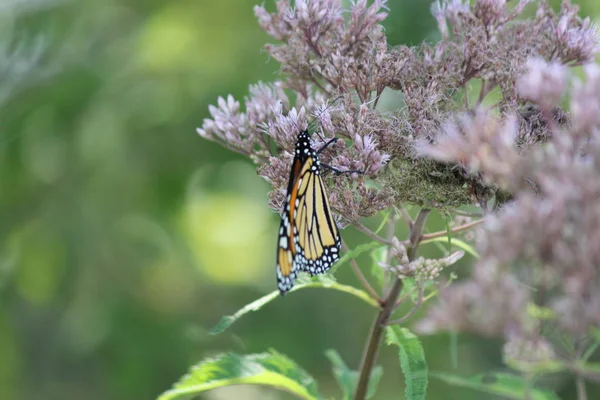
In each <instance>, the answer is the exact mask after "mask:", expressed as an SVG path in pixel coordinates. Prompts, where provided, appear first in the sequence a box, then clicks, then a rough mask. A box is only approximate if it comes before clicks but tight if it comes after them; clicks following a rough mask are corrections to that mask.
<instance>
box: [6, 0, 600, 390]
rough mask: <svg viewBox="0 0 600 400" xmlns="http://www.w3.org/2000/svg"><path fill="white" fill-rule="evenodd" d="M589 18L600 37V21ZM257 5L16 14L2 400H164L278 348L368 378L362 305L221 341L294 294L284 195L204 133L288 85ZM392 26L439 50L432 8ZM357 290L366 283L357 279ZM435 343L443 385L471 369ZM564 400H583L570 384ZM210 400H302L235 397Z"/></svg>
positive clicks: (292, 317) (465, 350)
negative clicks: (284, 260)
mask: <svg viewBox="0 0 600 400" xmlns="http://www.w3.org/2000/svg"><path fill="white" fill-rule="evenodd" d="M579 3H580V4H582V7H583V10H582V13H583V14H584V15H591V16H592V18H594V19H595V20H598V19H599V18H598V17H599V16H600V4H598V3H597V2H596V1H595V0H589V1H587V2H583V1H582V2H579ZM254 4H256V2H255V1H240V0H220V1H208V0H180V1H157V0H146V1H142V0H105V1H100V0H99V1H92V0H88V1H60V0H25V1H23V0H2V1H0V71H1V76H2V79H1V80H0V399H27V400H29V399H32V400H33V399H36V400H37V399H152V398H155V397H156V396H157V395H158V394H159V393H160V392H162V391H163V390H166V389H167V388H169V386H170V385H171V384H172V383H173V382H175V381H176V380H177V379H178V378H179V377H180V376H181V375H183V374H184V373H185V372H186V370H187V368H188V367H189V366H190V365H191V364H193V363H196V362H198V361H199V360H201V359H202V358H204V357H207V356H211V355H213V354H215V353H217V352H221V351H235V352H239V353H252V352H262V351H265V350H267V349H268V348H274V349H276V350H278V351H280V352H282V353H284V354H286V355H288V356H290V357H292V358H293V359H295V360H296V361H297V362H298V363H299V364H300V365H301V366H302V367H303V368H305V369H306V370H307V371H308V372H310V373H311V374H312V375H313V376H314V377H315V378H316V379H317V381H318V383H319V387H320V389H321V391H322V392H323V393H324V394H325V395H326V396H329V397H332V396H339V392H338V391H337V388H336V386H335V383H334V381H333V376H332V373H331V371H330V366H329V363H328V361H327V360H326V358H325V356H324V354H323V353H324V351H325V350H326V349H329V348H335V349H337V350H338V351H339V353H340V354H341V355H342V357H343V358H344V360H345V361H346V362H347V363H348V364H349V365H351V366H352V367H356V366H357V365H358V363H359V361H360V356H361V353H362V350H363V344H364V341H365V338H366V335H367V333H368V330H369V327H370V324H371V321H372V319H373V317H374V310H372V309H369V308H368V307H366V306H365V305H364V304H361V303H359V302H358V301H356V300H355V299H353V298H348V297H346V296H344V295H343V294H339V293H328V292H327V291H321V290H314V291H310V290H309V291H301V292H298V293H294V294H293V295H291V296H286V297H285V298H282V299H279V300H278V301H275V302H274V303H271V304H270V305H269V306H267V307H265V308H264V309H262V310H261V311H259V312H257V313H254V314H252V315H249V316H248V317H246V318H244V319H242V320H241V321H240V322H239V323H237V324H236V325H234V327H233V328H232V329H231V330H229V331H227V332H226V333H224V334H222V335H220V336H216V337H214V336H209V335H208V333H207V332H208V330H210V328H211V327H212V326H214V325H215V324H216V323H217V322H218V320H219V318H220V317H221V316H222V315H224V314H228V313H231V312H233V311H235V310H236V309H238V308H239V307H241V306H242V305H244V304H246V303H248V302H250V301H251V300H253V299H255V298H257V297H259V296H261V295H263V294H265V293H267V292H269V291H271V290H274V288H275V280H274V255H275V254H274V253H275V252H274V247H275V236H276V230H277V226H278V216H277V215H276V214H275V213H274V212H273V211H272V210H270V209H269V208H268V206H267V199H266V193H267V192H268V190H269V186H268V184H267V183H266V182H264V181H263V180H262V179H261V178H260V177H258V176H257V175H256V173H255V170H254V166H253V165H252V163H251V162H250V161H249V160H247V159H243V158H241V157H240V156H237V155H236V154H232V153H230V152H228V151H226V150H224V149H222V148H221V147H219V146H218V145H216V144H214V143H212V142H208V141H204V140H202V139H201V138H200V137H199V136H198V135H197V134H196V131H195V129H196V127H198V126H200V125H201V124H202V120H203V118H206V117H208V116H209V115H208V105H209V104H211V103H215V101H216V98H217V96H219V95H222V96H225V95H227V94H229V93H231V94H233V95H234V96H235V97H236V98H238V99H241V98H243V96H244V95H245V94H246V91H247V86H248V84H249V83H255V82H256V81H259V80H263V81H270V80H274V79H276V78H277V70H278V65H277V64H276V63H275V62H274V61H273V60H269V57H268V55H267V54H266V53H265V52H264V51H262V50H261V47H262V45H263V44H265V43H266V42H267V41H268V40H269V39H268V37H267V35H266V34H264V33H263V32H262V31H261V30H260V28H259V27H258V24H257V23H256V21H255V18H254V15H253V10H252V8H253V5H254ZM555 4H556V2H555ZM266 5H267V7H268V8H270V9H273V5H274V4H273V2H272V1H270V0H269V1H267V3H266ZM389 8H390V10H391V16H390V17H389V19H388V20H387V21H386V23H385V25H386V30H387V33H388V37H389V42H390V44H401V43H406V44H418V43H419V42H421V41H422V40H435V38H436V33H435V26H434V21H433V18H431V17H430V16H429V1H422V0H391V1H390V3H389ZM432 228H435V226H434V227H432ZM438 229H439V227H438ZM343 235H344V238H345V239H346V240H347V241H348V242H349V243H350V244H351V245H357V244H359V243H361V242H363V241H365V238H364V236H362V235H361V234H359V233H357V232H356V231H354V230H353V229H352V228H348V229H346V230H345V231H344V232H343ZM457 272H458V274H459V275H460V268H459V269H458V270H457ZM340 279H341V280H342V281H344V282H346V283H351V284H354V283H355V282H354V279H353V276H352V275H351V274H349V273H348V271H346V270H344V269H342V270H341V271H340ZM423 341H424V345H425V350H426V356H427V357H428V361H429V365H430V368H431V369H433V370H451V369H452V366H451V362H450V354H449V350H448V345H449V343H450V342H449V338H448V336H444V335H439V336H435V337H427V338H424V339H423ZM500 346H501V342H500V341H495V340H482V339H480V338H477V337H472V336H460V338H459V342H458V356H459V365H458V370H457V371H456V372H457V373H460V374H465V375H467V374H473V373H477V372H482V371H486V370H498V369H502V368H503V367H502V364H501V352H500ZM380 363H381V364H382V365H383V366H384V368H385V372H384V378H383V381H382V383H381V385H380V391H379V394H378V395H377V396H376V398H377V399H399V398H403V393H402V389H401V387H402V386H401V385H402V377H401V373H400V369H399V367H398V362H397V355H396V350H395V349H392V348H390V349H384V350H383V351H382V353H381V358H380ZM548 383H549V384H551V385H553V386H554V387H555V388H557V389H558V390H559V391H560V394H561V396H562V397H563V398H565V399H569V398H575V397H574V394H573V393H574V386H573V384H572V382H571V381H570V380H569V379H568V378H566V377H560V376H559V377H556V379H552V380H551V381H550V382H548ZM590 389H592V388H590ZM595 389H596V392H595V393H596V395H600V394H599V393H600V392H599V391H598V390H597V389H598V388H595ZM430 390H431V391H430V396H429V398H431V399H479V398H491V397H490V396H487V395H482V394H480V393H474V392H471V391H464V390H459V389H455V388H449V387H448V386H446V385H444V384H441V383H438V382H435V381H432V382H431V386H430ZM592 390H593V389H592ZM590 395H591V397H590V398H595V397H594V393H593V392H590ZM482 396H483V397H482ZM203 398H206V399H234V398H243V399H250V400H252V399H284V398H289V397H287V396H286V395H282V394H281V393H279V392H274V391H272V390H267V389H261V388H256V387H235V388H230V389H222V390H217V391H214V392H211V393H209V394H206V395H205V396H204V397H203Z"/></svg>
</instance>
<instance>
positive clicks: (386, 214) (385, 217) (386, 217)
mask: <svg viewBox="0 0 600 400" xmlns="http://www.w3.org/2000/svg"><path fill="white" fill-rule="evenodd" d="M390 215H392V210H388V211H386V212H384V213H383V218H382V219H381V223H380V224H379V226H378V227H377V229H375V233H379V232H381V230H382V229H383V227H384V226H385V224H386V223H387V222H388V219H389V218H390Z"/></svg>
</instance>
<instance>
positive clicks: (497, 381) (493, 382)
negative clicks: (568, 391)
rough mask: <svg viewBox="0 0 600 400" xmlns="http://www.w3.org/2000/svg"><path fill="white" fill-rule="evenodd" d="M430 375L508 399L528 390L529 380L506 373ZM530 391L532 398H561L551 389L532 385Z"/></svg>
mask: <svg viewBox="0 0 600 400" xmlns="http://www.w3.org/2000/svg"><path fill="white" fill-rule="evenodd" d="M429 376H431V377H433V378H436V379H440V380H442V381H444V382H446V383H448V384H450V385H454V386H460V387H466V388H470V389H475V390H479V391H480V392H485V393H491V394H495V395H498V396H504V397H506V398H508V399H515V400H522V399H524V398H525V396H526V391H527V382H525V380H524V379H523V378H522V377H520V376H517V375H511V374H506V373H494V374H480V375H475V376H473V377H471V378H463V377H461V376H456V375H451V374H446V373H441V372H430V373H429ZM530 393H531V397H530V398H531V400H559V398H558V396H556V394H554V393H553V392H552V391H550V390H544V389H538V388H534V387H531V388H530Z"/></svg>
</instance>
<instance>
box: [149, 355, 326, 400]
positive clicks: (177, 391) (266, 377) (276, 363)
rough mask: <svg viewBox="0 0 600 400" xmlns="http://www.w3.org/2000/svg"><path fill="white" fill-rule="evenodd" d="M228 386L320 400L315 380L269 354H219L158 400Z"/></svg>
mask: <svg viewBox="0 0 600 400" xmlns="http://www.w3.org/2000/svg"><path fill="white" fill-rule="evenodd" d="M231 385H262V386H270V387H273V388H276V389H279V390H283V391H286V392H289V393H292V394H294V395H296V396H298V397H300V398H302V399H309V400H316V399H321V398H322V397H321V395H319V393H318V391H317V384H316V382H315V380H314V379H313V378H312V377H311V376H310V375H308V374H307V373H306V372H305V371H304V370H303V369H301V368H300V367H298V365H296V363H295V362H294V361H292V360H290V359H289V358H287V357H286V356H284V355H282V354H280V353H277V352H276V351H273V350H271V351H269V352H268V353H260V354H251V355H238V354H234V353H227V354H220V355H218V356H216V357H214V358H211V359H207V360H204V361H202V362H200V363H199V364H197V365H195V366H193V367H192V368H191V370H190V372H189V373H188V374H186V375H185V376H183V377H182V378H181V379H180V380H179V382H177V383H176V384H175V385H174V386H173V388H172V389H170V390H167V391H166V392H164V393H163V394H162V395H160V397H158V400H173V399H177V400H180V399H190V398H192V397H194V396H197V395H198V394H199V393H202V392H205V391H207V390H212V389H216V388H219V387H224V386H231Z"/></svg>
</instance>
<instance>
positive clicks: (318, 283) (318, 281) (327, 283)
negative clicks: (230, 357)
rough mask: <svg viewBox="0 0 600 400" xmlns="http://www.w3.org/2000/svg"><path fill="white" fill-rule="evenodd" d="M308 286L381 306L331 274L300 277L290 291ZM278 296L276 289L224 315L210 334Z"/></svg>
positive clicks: (216, 332)
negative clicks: (349, 295)
mask: <svg viewBox="0 0 600 400" xmlns="http://www.w3.org/2000/svg"><path fill="white" fill-rule="evenodd" d="M306 288H322V289H333V290H338V291H340V292H344V293H348V294H351V295H353V296H355V297H358V298H359V299H361V300H364V301H365V302H366V303H367V304H370V305H372V306H373V307H376V308H379V304H378V303H377V301H376V300H375V299H373V298H372V297H371V296H369V294H368V293H367V292H363V291H362V290H360V289H356V288H355V287H353V286H348V285H342V284H341V283H338V282H337V281H336V280H335V279H333V278H332V277H329V276H316V277H313V278H305V277H300V278H298V280H297V281H296V286H294V288H293V289H292V290H290V293H291V292H295V291H298V290H302V289H306ZM277 297H279V291H278V290H275V291H273V292H271V293H269V294H267V295H265V296H263V297H261V298H259V299H257V300H254V301H253V302H252V303H250V304H247V305H245V306H244V307H242V308H240V309H239V310H238V311H237V312H236V313H235V314H233V315H226V316H224V317H223V318H221V320H220V321H219V323H218V324H217V325H216V326H215V327H214V328H213V329H212V330H211V331H210V334H211V335H217V334H219V333H221V332H223V331H224V330H226V329H227V328H229V327H230V326H231V325H232V324H233V323H234V322H235V321H237V320H238V319H240V318H241V317H242V316H244V315H246V314H247V313H249V312H251V311H257V310H259V309H261V308H262V307H263V306H264V305H265V304H267V303H269V302H271V301H273V300H275V299H276V298H277Z"/></svg>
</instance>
